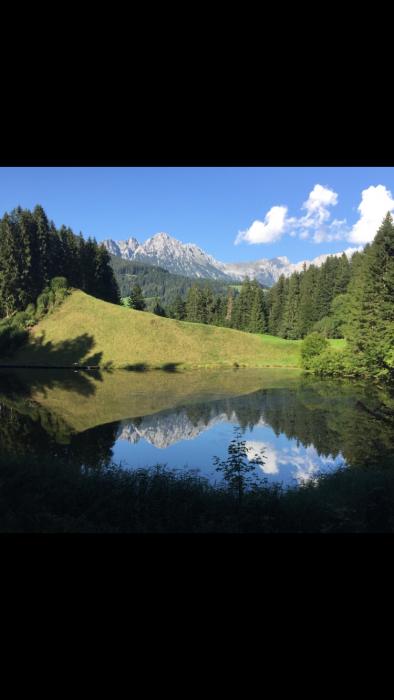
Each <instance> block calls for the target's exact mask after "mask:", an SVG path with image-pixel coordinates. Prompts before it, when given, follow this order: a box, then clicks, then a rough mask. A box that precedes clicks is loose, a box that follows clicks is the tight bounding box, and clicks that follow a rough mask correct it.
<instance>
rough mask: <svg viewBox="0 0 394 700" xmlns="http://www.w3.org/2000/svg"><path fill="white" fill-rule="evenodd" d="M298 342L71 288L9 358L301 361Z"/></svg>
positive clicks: (197, 363)
mask: <svg viewBox="0 0 394 700" xmlns="http://www.w3.org/2000/svg"><path fill="white" fill-rule="evenodd" d="M300 342H301V341H297V340H283V339H282V338H277V337H274V336H269V335H254V334H251V333H244V332H242V331H236V330H232V329H228V328H218V327H215V326H207V325H204V324H199V323H188V322H185V321H176V320H173V319H168V318H161V317H159V316H155V315H153V314H150V313H147V312H142V311H134V310H132V309H127V308H124V307H121V306H116V305H114V304H109V303H107V302H104V301H101V300H100V299H96V298H94V297H91V296H89V295H87V294H85V293H84V292H81V291H79V290H75V291H73V292H72V294H71V295H70V296H69V297H68V298H67V299H66V300H65V301H64V303H63V304H62V305H61V306H60V307H59V308H58V309H56V310H55V311H54V312H53V313H51V314H50V315H49V316H47V317H46V318H44V319H43V320H42V321H40V322H39V323H38V324H37V326H35V327H34V328H33V329H32V332H31V336H30V341H29V343H28V344H27V345H26V346H25V347H23V348H22V349H21V350H20V351H19V352H18V353H17V354H16V355H15V356H14V357H13V358H12V362H11V361H10V362H9V364H10V365H16V364H26V365H34V366H43V365H44V366H64V365H66V366H72V365H73V363H80V364H88V365H95V366H101V367H103V366H105V365H111V366H112V367H114V368H122V367H123V368H125V367H127V368H129V369H133V368H134V369H145V368H146V369H151V368H152V369H153V368H165V369H169V370H170V369H178V368H179V369H181V368H185V369H186V368H197V367H199V368H208V367H234V366H236V365H238V366H240V367H299V366H300V358H299V346H300ZM7 364H8V363H7Z"/></svg>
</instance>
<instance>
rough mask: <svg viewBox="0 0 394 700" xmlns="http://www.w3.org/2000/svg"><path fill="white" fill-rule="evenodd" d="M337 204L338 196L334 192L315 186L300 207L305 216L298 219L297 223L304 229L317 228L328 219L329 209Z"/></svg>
mask: <svg viewBox="0 0 394 700" xmlns="http://www.w3.org/2000/svg"><path fill="white" fill-rule="evenodd" d="M337 203H338V195H337V193H336V192H334V190H330V189H329V188H328V187H323V186H322V185H315V186H314V188H313V190H312V192H310V194H309V197H308V199H307V200H306V202H304V204H303V205H302V209H306V211H307V214H306V215H305V216H304V217H303V218H302V219H300V221H299V223H300V224H301V225H302V226H304V227H305V228H308V227H311V226H316V225H317V226H319V225H321V224H323V223H324V222H325V221H327V219H329V218H330V211H329V207H333V206H335V205H336V204H337Z"/></svg>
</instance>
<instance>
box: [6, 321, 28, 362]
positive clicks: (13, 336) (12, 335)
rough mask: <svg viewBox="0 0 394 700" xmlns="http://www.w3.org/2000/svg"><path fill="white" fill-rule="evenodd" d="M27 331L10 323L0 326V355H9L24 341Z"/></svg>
mask: <svg viewBox="0 0 394 700" xmlns="http://www.w3.org/2000/svg"><path fill="white" fill-rule="evenodd" d="M27 338H28V333H27V331H26V330H24V329H20V328H17V327H15V326H13V325H11V324H9V325H2V326H1V328H0V356H1V357H9V356H10V355H12V354H13V353H14V352H15V351H16V350H18V348H20V347H21V345H23V343H25V342H26V340H27Z"/></svg>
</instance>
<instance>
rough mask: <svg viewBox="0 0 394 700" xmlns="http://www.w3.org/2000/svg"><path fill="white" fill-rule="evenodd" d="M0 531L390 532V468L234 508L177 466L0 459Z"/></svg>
mask: <svg viewBox="0 0 394 700" xmlns="http://www.w3.org/2000/svg"><path fill="white" fill-rule="evenodd" d="M0 478H1V482H2V488H1V491H0V531H1V532H118V533H125V532H130V533H133V532H135V533H144V532H149V533H173V532H174V533H175V532H186V533H199V532H202V533H203V532H212V533H214V532H228V533H231V532H245V533H247V532H258V533H260V532H261V533H281V532H285V533H286V532H291V533H293V532H298V533H303V532H318V533H337V532H393V531H394V471H393V470H392V469H387V468H386V469H385V468H383V467H382V465H380V466H377V465H376V466H374V467H373V468H372V467H370V468H357V469H354V468H347V469H343V470H339V471H338V472H336V473H334V474H330V475H325V476H321V477H320V478H319V479H318V480H317V482H316V483H313V484H310V485H306V486H302V487H300V488H297V489H287V490H286V489H282V488H281V487H280V486H268V485H265V486H264V485H263V486H261V487H259V488H257V489H255V490H254V491H251V492H249V493H245V494H244V498H243V502H242V507H241V508H240V509H239V508H238V504H237V501H236V498H235V497H234V495H233V493H232V492H230V491H229V490H228V489H227V488H218V487H213V486H210V485H209V484H208V483H207V482H206V481H205V480H203V479H201V478H197V477H196V476H195V475H193V474H191V473H188V472H185V471H179V472H174V471H166V470H164V469H163V468H160V467H156V468H151V469H144V470H138V471H132V472H126V471H122V470H121V469H119V468H116V467H111V468H104V469H98V470H90V471H89V470H88V471H85V472H81V470H80V469H79V468H77V467H76V468H73V467H72V465H70V463H67V464H62V463H61V461H59V460H58V461H56V463H52V462H45V461H44V462H43V461H42V460H34V459H30V460H29V463H25V462H21V461H16V460H13V461H12V460H9V459H7V460H4V459H3V460H0Z"/></svg>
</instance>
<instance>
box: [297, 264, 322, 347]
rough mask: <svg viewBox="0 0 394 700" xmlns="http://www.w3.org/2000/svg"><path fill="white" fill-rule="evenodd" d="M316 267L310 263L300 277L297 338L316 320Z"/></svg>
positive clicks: (301, 336)
mask: <svg viewBox="0 0 394 700" xmlns="http://www.w3.org/2000/svg"><path fill="white" fill-rule="evenodd" d="M318 274H319V273H318V269H317V268H316V267H315V266H314V265H311V266H310V267H309V268H308V269H307V270H304V271H303V273H302V274H301V278H300V303H299V310H298V329H297V331H298V333H297V337H298V338H304V337H305V336H306V335H307V334H308V333H310V331H311V330H312V327H313V324H314V323H315V322H316V321H317V320H318V318H317V313H316V308H315V295H316V287H317V277H318Z"/></svg>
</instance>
